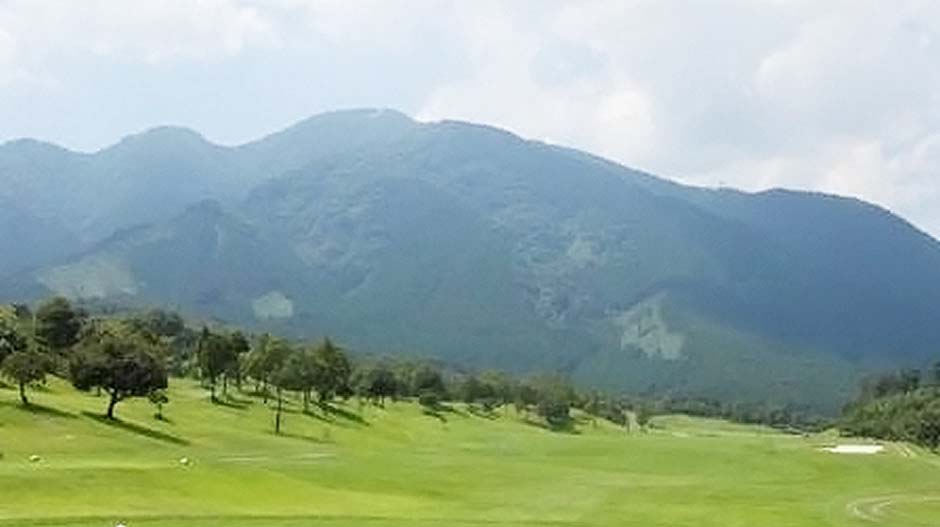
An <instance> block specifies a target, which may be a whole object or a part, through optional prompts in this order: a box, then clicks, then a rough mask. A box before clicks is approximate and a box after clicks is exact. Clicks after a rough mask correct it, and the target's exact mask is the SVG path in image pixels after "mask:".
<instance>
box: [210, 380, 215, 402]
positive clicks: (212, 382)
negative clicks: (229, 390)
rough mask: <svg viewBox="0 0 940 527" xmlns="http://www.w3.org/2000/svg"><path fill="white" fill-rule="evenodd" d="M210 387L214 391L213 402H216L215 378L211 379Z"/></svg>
mask: <svg viewBox="0 0 940 527" xmlns="http://www.w3.org/2000/svg"><path fill="white" fill-rule="evenodd" d="M209 389H210V390H211V391H212V402H215V401H216V399H215V378H212V379H209Z"/></svg>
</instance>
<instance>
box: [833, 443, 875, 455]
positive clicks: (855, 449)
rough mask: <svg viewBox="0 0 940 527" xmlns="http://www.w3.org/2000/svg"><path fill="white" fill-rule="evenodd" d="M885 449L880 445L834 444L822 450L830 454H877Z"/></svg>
mask: <svg viewBox="0 0 940 527" xmlns="http://www.w3.org/2000/svg"><path fill="white" fill-rule="evenodd" d="M884 449H885V447H884V446H882V445H836V446H830V447H825V448H823V450H825V451H826V452H829V453H831V454H869V455H870V454H878V453H879V452H883V451H884Z"/></svg>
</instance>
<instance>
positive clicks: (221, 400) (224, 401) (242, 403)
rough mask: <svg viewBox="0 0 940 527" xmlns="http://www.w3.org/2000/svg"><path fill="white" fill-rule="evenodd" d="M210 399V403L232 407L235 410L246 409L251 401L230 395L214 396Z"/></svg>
mask: <svg viewBox="0 0 940 527" xmlns="http://www.w3.org/2000/svg"><path fill="white" fill-rule="evenodd" d="M211 401H212V404H215V405H218V406H225V407H226V408H234V409H236V410H246V409H247V408H248V407H249V406H251V401H249V400H247V399H238V398H236V397H233V396H231V395H224V396H222V397H216V398H215V399H211Z"/></svg>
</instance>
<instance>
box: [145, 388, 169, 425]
mask: <svg viewBox="0 0 940 527" xmlns="http://www.w3.org/2000/svg"><path fill="white" fill-rule="evenodd" d="M147 399H148V400H149V401H150V404H152V405H154V406H155V407H156V408H157V413H156V414H154V418H156V419H157V420H158V421H163V405H165V404H167V403H169V402H170V397H169V396H168V395H167V394H166V390H162V389H158V390H152V391H151V392H150V393H149V394H148V395H147Z"/></svg>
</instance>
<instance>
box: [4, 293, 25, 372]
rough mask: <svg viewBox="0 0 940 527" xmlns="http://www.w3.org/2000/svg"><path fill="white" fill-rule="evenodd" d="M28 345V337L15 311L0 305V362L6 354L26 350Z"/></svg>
mask: <svg viewBox="0 0 940 527" xmlns="http://www.w3.org/2000/svg"><path fill="white" fill-rule="evenodd" d="M28 346H29V339H28V337H27V336H26V335H25V334H24V333H23V331H22V328H21V325H20V323H19V319H18V317H17V316H16V313H15V312H14V311H13V310H12V309H6V308H5V307H2V306H0V364H2V363H3V360H4V359H5V358H6V357H7V356H9V355H11V354H13V353H17V352H22V351H26V349H27V347H28Z"/></svg>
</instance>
